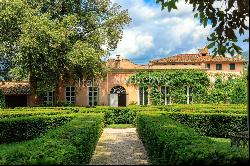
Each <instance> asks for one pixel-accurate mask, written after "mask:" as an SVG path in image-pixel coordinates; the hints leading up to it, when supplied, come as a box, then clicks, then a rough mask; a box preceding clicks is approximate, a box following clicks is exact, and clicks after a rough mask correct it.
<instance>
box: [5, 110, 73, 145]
mask: <svg viewBox="0 0 250 166" xmlns="http://www.w3.org/2000/svg"><path fill="white" fill-rule="evenodd" d="M72 117H73V116H72V115H56V116H32V117H19V118H8V119H7V118H6V119H1V120H0V129H1V130H0V143H10V142H14V141H24V140H29V139H33V138H35V137H38V136H40V135H41V134H43V133H45V132H46V131H47V130H48V129H50V128H54V127H57V126H61V125H63V124H65V123H66V122H68V121H69V120H71V119H72Z"/></svg>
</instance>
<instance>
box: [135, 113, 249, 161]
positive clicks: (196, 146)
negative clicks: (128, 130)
mask: <svg viewBox="0 0 250 166" xmlns="http://www.w3.org/2000/svg"><path fill="white" fill-rule="evenodd" d="M136 124H137V131H138V134H139V136H140V138H141V139H142V141H143V143H144V145H145V148H146V150H147V152H148V154H149V157H150V160H151V163H152V164H156V165H159V164H160V165H235V164H248V160H249V157H248V155H249V154H248V150H247V148H242V149H235V148H232V147H230V143H229V142H224V143H223V142H217V141H215V140H213V139H210V138H208V137H204V136H201V135H200V134H198V133H197V132H195V130H194V129H192V128H189V127H187V126H185V125H182V124H180V123H179V122H176V121H174V120H172V119H170V118H169V117H168V116H166V115H161V114H152V113H151V114H150V113H139V114H138V117H137V121H136Z"/></svg>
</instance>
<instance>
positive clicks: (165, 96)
mask: <svg viewBox="0 0 250 166" xmlns="http://www.w3.org/2000/svg"><path fill="white" fill-rule="evenodd" d="M161 94H162V95H161V96H162V100H163V101H164V104H165V105H168V104H171V97H170V88H169V87H167V86H162V87H161Z"/></svg>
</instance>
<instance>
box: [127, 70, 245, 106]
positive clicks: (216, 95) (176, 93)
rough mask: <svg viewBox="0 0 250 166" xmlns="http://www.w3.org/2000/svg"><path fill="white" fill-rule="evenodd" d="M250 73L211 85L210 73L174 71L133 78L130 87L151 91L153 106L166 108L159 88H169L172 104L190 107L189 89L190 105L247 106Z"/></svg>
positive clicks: (223, 77) (222, 77)
mask: <svg viewBox="0 0 250 166" xmlns="http://www.w3.org/2000/svg"><path fill="white" fill-rule="evenodd" d="M246 74H247V73H246V72H245V73H244V74H243V75H242V76H240V77H236V78H233V76H229V78H228V76H227V75H225V74H217V75H216V76H215V77H216V81H215V83H210V80H209V78H208V75H207V73H205V72H203V71H199V70H185V71H183V70H174V71H164V72H139V73H137V74H135V75H133V76H131V77H130V78H129V80H128V84H136V85H138V86H140V87H149V88H148V92H149V94H150V101H151V104H152V105H164V104H165V102H164V98H163V97H162V96H163V95H164V94H162V93H161V91H160V87H162V86H166V87H168V88H169V89H170V90H169V96H171V103H176V104H185V103H187V90H186V89H187V86H189V88H190V89H192V91H191V90H190V93H189V95H190V96H191V97H192V101H191V102H190V103H199V104H200V103H216V104H219V103H225V104H227V103H231V104H246V103H247V75H246Z"/></svg>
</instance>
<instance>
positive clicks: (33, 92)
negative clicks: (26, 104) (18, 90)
mask: <svg viewBox="0 0 250 166" xmlns="http://www.w3.org/2000/svg"><path fill="white" fill-rule="evenodd" d="M29 82H30V90H31V95H32V96H34V105H37V104H38V95H37V79H36V77H35V76H33V74H32V73H30V79H29Z"/></svg>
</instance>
